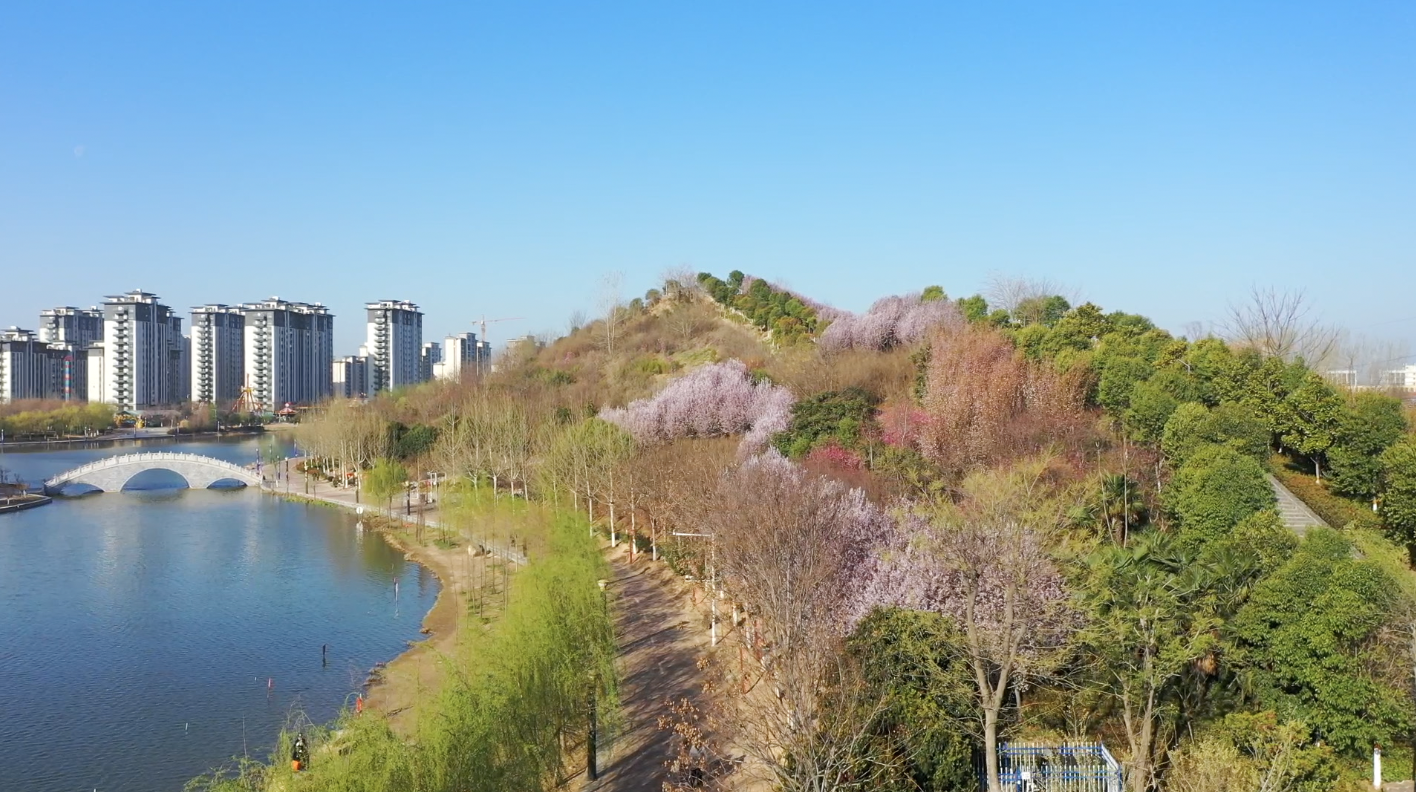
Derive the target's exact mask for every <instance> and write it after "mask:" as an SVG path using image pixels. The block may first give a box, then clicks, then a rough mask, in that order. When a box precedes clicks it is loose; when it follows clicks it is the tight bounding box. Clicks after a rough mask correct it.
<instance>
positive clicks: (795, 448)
mask: <svg viewBox="0 0 1416 792" xmlns="http://www.w3.org/2000/svg"><path fill="white" fill-rule="evenodd" d="M877 401H878V400H877V399H876V398H875V396H873V395H872V394H870V393H869V392H867V391H865V390H862V389H860V388H847V389H846V390H841V391H827V392H826V393H822V394H819V395H817V396H813V397H811V398H810V399H802V400H801V401H799V402H797V403H796V404H794V405H792V420H791V423H790V424H789V425H788V426H787V429H786V431H783V432H780V433H778V434H777V435H776V436H775V437H774V438H773V439H772V445H774V446H776V448H777V450H778V451H781V452H782V453H783V454H786V455H788V456H802V455H804V454H806V453H807V452H809V451H810V450H811V449H812V448H813V447H815V446H816V445H817V444H818V443H821V442H823V441H825V440H828V439H834V440H835V441H836V442H837V443H839V444H840V445H841V446H843V447H845V448H855V447H857V446H859V445H860V443H861V442H862V440H863V436H862V430H863V429H864V428H865V427H866V426H868V425H869V424H870V422H871V420H872V419H873V417H874V415H875V406H876V404H877Z"/></svg>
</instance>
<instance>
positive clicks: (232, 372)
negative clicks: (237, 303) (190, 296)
mask: <svg viewBox="0 0 1416 792" xmlns="http://www.w3.org/2000/svg"><path fill="white" fill-rule="evenodd" d="M245 327H246V319H245V316H244V315H243V314H242V313H241V310H240V309H239V308H234V307H232V306H229V305H221V304H219V303H213V304H210V305H199V306H196V307H194V308H192V335H191V343H192V358H191V359H192V364H191V369H192V373H191V377H192V385H191V396H192V401H194V402H202V403H206V404H216V405H228V406H229V405H231V404H234V403H235V401H236V400H237V399H238V398H240V396H241V388H242V386H243V385H244V384H245V372H246V357H245V348H246V344H245Z"/></svg>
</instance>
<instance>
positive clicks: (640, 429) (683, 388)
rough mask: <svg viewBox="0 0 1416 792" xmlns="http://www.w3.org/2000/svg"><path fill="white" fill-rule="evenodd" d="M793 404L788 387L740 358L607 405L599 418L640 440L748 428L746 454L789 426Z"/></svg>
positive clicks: (718, 434) (716, 434)
mask: <svg viewBox="0 0 1416 792" xmlns="http://www.w3.org/2000/svg"><path fill="white" fill-rule="evenodd" d="M795 403H796V397H795V396H793V395H792V392H791V391H790V390H788V389H786V388H784V387H780V386H777V385H773V384H771V383H769V382H753V381H752V377H751V376H750V375H749V374H748V371H747V366H746V365H744V364H743V362H742V361H740V360H729V361H726V362H724V363H713V364H710V365H707V366H700V367H698V368H696V369H693V370H692V371H689V372H688V373H687V374H685V375H683V376H682V377H679V378H678V379H676V380H674V381H673V382H670V383H669V384H668V386H667V387H665V388H664V389H663V390H661V391H659V392H658V393H657V394H655V395H654V396H653V397H651V398H648V399H639V400H637V401H633V402H630V403H629V405H628V406H626V407H622V408H616V409H609V410H605V411H603V412H602V413H601V414H600V417H601V418H603V419H605V420H606V421H609V422H610V423H612V424H615V425H617V426H619V427H620V428H622V429H624V430H625V431H627V432H629V433H630V435H632V436H633V437H634V439H635V440H637V441H638V442H640V443H666V442H670V441H672V440H677V439H679V438H682V437H722V436H727V435H737V434H744V433H745V434H746V437H744V439H743V445H742V450H743V453H744V454H748V453H752V452H755V451H758V450H761V449H762V448H765V447H766V446H767V443H768V441H769V440H770V439H771V437H772V435H774V434H776V433H777V432H780V431H783V430H784V429H786V428H787V424H788V423H790V421H791V409H792V405H793V404H795Z"/></svg>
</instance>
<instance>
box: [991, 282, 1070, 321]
mask: <svg viewBox="0 0 1416 792" xmlns="http://www.w3.org/2000/svg"><path fill="white" fill-rule="evenodd" d="M983 294H984V296H985V297H987V298H988V304H989V306H990V307H992V308H1002V309H1003V310H1005V311H1007V312H1008V313H1009V314H1014V313H1015V312H1016V311H1017V310H1018V307H1019V306H1021V305H1022V304H1023V303H1026V302H1029V301H1036V300H1043V299H1046V298H1048V297H1051V296H1053V295H1058V296H1061V297H1063V298H1065V299H1066V300H1068V301H1069V302H1076V299H1077V294H1076V290H1074V289H1068V288H1066V287H1064V286H1062V285H1061V284H1059V283H1057V282H1056V281H1053V280H1050V279H1047V278H1016V277H1012V276H1008V275H1003V274H1000V273H996V272H995V273H993V274H991V275H989V276H988V283H987V284H986V285H985V286H984V290H983Z"/></svg>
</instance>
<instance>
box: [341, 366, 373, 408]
mask: <svg viewBox="0 0 1416 792" xmlns="http://www.w3.org/2000/svg"><path fill="white" fill-rule="evenodd" d="M371 369H372V366H371V365H370V363H369V359H368V358H367V357H364V356H363V355H346V356H344V357H342V358H339V359H338V360H335V361H334V395H335V397H336V398H342V399H362V398H364V397H365V396H368V395H369V374H370V370H371Z"/></svg>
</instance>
